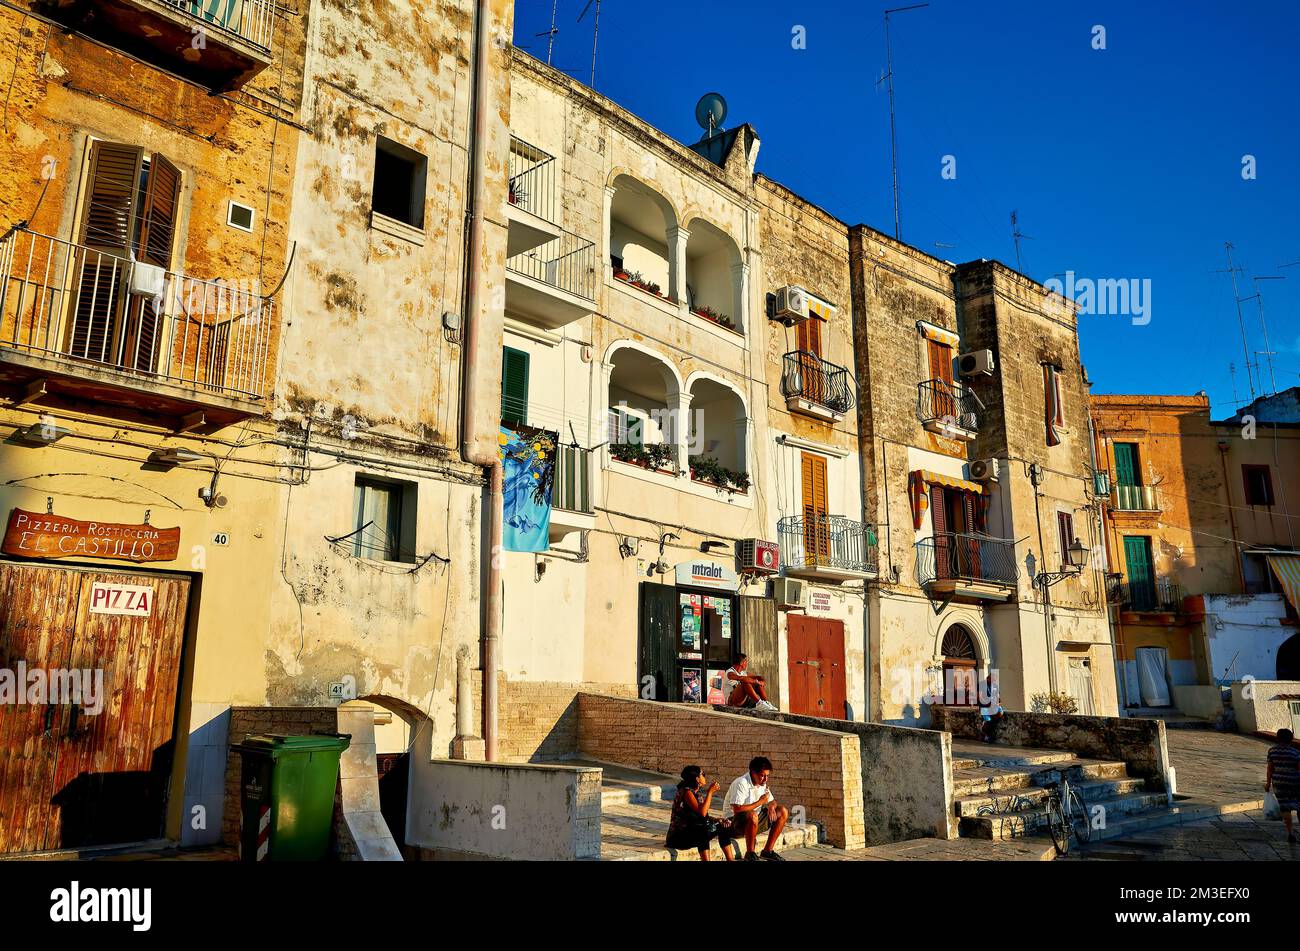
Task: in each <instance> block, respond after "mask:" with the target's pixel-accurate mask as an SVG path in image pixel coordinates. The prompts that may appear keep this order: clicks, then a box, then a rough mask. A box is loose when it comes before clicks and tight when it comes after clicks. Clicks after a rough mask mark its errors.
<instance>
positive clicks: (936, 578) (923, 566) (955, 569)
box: [916, 532, 1019, 602]
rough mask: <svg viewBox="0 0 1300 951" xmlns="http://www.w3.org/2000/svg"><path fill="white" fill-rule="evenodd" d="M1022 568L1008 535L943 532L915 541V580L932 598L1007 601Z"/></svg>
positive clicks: (1014, 588)
mask: <svg viewBox="0 0 1300 951" xmlns="http://www.w3.org/2000/svg"><path fill="white" fill-rule="evenodd" d="M1018 577H1019V571H1018V570H1017V567H1016V543H1015V542H1014V541H1013V540H1011V539H1009V538H990V537H988V536H986V535H972V534H960V533H956V532H944V533H942V534H938V535H933V536H931V537H930V538H923V539H921V540H920V541H919V542H917V543H916V579H917V581H918V582H919V583H920V585H921V587H922V588H924V589H925V590H926V592H927V593H928V594H930V595H931V596H932V597H934V596H938V597H940V598H944V599H948V600H953V601H971V602H980V601H1007V600H1009V599H1010V598H1011V596H1012V595H1013V594H1014V593H1015V590H1016V580H1017V578H1018Z"/></svg>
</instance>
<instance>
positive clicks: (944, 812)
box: [714, 707, 957, 845]
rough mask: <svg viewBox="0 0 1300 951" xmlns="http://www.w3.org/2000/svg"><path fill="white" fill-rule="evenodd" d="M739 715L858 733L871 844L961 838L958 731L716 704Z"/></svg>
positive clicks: (866, 827)
mask: <svg viewBox="0 0 1300 951" xmlns="http://www.w3.org/2000/svg"><path fill="white" fill-rule="evenodd" d="M714 709H715V710H720V711H721V712H723V713H728V714H732V715H735V716H748V717H755V718H758V719H763V720H776V721H779V722H781V723H795V724H798V725H800V726H811V727H816V728H818V729H821V730H834V731H835V732H837V733H848V734H851V735H853V736H855V737H857V739H858V752H859V757H860V759H861V762H862V771H861V775H862V813H863V820H864V821H863V824H864V827H865V835H866V842H867V845H882V844H884V843H886V842H901V841H903V840H904V839H920V838H927V837H929V838H936V839H955V838H956V837H957V821H956V817H955V816H954V815H953V806H952V736H951V735H950V734H948V733H941V732H938V731H936V730H919V729H915V728H913V727H905V726H889V725H887V724H883V723H858V722H855V721H850V720H832V719H829V718H826V717H807V716H800V715H798V714H793V713H773V712H763V711H758V710H752V709H749V710H742V709H739V708H737V707H714Z"/></svg>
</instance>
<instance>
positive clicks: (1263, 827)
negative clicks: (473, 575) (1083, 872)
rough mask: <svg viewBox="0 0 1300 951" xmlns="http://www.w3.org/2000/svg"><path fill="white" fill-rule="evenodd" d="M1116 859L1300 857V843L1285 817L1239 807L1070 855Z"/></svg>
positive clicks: (1071, 858)
mask: <svg viewBox="0 0 1300 951" xmlns="http://www.w3.org/2000/svg"><path fill="white" fill-rule="evenodd" d="M1099 859H1111V860H1120V861H1130V862H1241V861H1266V862H1274V861H1279V860H1280V861H1284V862H1295V861H1300V845H1292V844H1289V843H1288V842H1287V840H1286V831H1285V830H1284V829H1283V827H1282V823H1281V822H1279V821H1277V820H1269V819H1265V818H1264V812H1263V810H1262V809H1252V810H1251V811H1249V812H1235V813H1232V814H1230V815H1224V816H1219V817H1217V818H1214V819H1202V820H1201V821H1199V822H1189V823H1187V824H1186V825H1180V826H1168V827H1166V828H1163V829H1152V830H1150V831H1148V832H1142V833H1139V834H1137V835H1133V836H1129V837H1127V838H1123V839H1112V840H1110V841H1109V842H1103V843H1101V844H1100V845H1097V846H1085V847H1084V848H1083V849H1080V850H1077V851H1076V850H1071V852H1070V854H1069V855H1068V856H1066V857H1065V859H1064V861H1075V860H1079V861H1092V860H1099Z"/></svg>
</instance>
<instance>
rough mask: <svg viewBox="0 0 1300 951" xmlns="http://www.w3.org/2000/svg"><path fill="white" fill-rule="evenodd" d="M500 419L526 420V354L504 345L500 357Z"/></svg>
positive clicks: (517, 422) (520, 424) (511, 422)
mask: <svg viewBox="0 0 1300 951" xmlns="http://www.w3.org/2000/svg"><path fill="white" fill-rule="evenodd" d="M501 421H502V422H503V423H507V424H513V425H517V426H522V425H524V424H525V423H527V421H528V354H526V353H524V351H522V350H516V349H514V348H513V347H505V348H504V349H503V351H502V357H501Z"/></svg>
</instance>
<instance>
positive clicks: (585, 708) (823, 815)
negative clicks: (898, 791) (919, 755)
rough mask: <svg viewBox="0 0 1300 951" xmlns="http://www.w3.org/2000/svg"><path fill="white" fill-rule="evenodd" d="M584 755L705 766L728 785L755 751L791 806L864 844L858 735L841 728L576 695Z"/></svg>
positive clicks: (850, 843)
mask: <svg viewBox="0 0 1300 951" xmlns="http://www.w3.org/2000/svg"><path fill="white" fill-rule="evenodd" d="M578 747H579V749H580V750H581V752H582V755H583V756H587V757H590V758H592V759H595V760H601V761H604V762H607V763H618V764H620V765H623V766H633V767H636V768H638V769H647V770H651V771H652V772H657V773H667V774H669V775H672V776H676V775H677V774H678V773H679V772H680V771H681V769H682V767H683V766H686V765H688V764H690V763H696V764H698V765H700V766H703V767H704V769H705V772H706V773H708V774H709V775H710V776H712V777H714V778H716V779H717V780H718V782H719V783H721V784H722V786H723V788H724V789H725V788H726V786H727V784H728V783H730V782H731V780H733V779H735V778H736V777H737V776H740V775H741V774H742V773H744V772H745V771H746V770H747V769H748V768H749V761H750V760H751V759H752V758H753V757H754V756H758V755H760V754H761V755H763V756H766V757H768V758H769V759H770V760H772V767H773V769H772V789H773V793H774V795H775V796H776V798H777V800H778V801H779V802H780V803H781V804H782V805H784V806H787V807H788V808H789V809H790V810H791V812H795V810H796V808H797V807H802V808H803V810H804V814H805V815H806V817H807V819H808V820H810V821H817V822H819V823H821V825H822V827H823V828H824V829H825V834H826V838H827V840H828V841H830V843H831V844H832V845H836V846H839V847H840V848H861V847H863V846H864V845H865V844H866V836H865V824H864V821H863V804H862V765H861V754H860V752H859V743H858V741H857V738H856V737H854V736H850V735H848V734H845V733H841V732H837V731H831V730H825V729H818V728H815V727H810V726H803V725H800V724H795V723H781V722H777V721H772V720H763V719H758V718H748V717H746V718H742V717H736V716H732V715H731V714H728V713H719V712H717V711H716V710H712V709H710V708H708V707H702V706H697V705H694V704H689V705H688V704H670V703H660V702H658V701H654V700H629V699H625V698H621V697H609V696H601V695H598V694H590V693H582V694H579V695H578Z"/></svg>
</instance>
